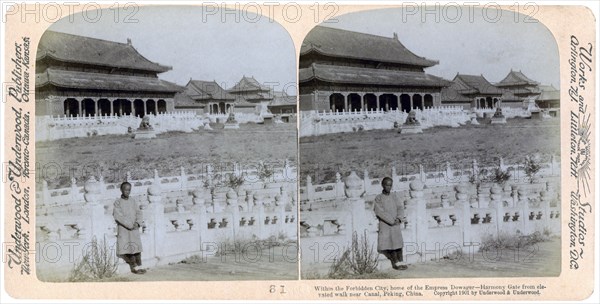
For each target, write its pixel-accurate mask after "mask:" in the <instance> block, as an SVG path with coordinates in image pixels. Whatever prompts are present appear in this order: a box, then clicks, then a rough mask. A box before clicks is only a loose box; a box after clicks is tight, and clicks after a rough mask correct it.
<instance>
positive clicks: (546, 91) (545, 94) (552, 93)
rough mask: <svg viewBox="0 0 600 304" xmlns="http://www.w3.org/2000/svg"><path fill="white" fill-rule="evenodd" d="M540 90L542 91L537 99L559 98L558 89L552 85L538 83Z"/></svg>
mask: <svg viewBox="0 0 600 304" xmlns="http://www.w3.org/2000/svg"><path fill="white" fill-rule="evenodd" d="M539 89H540V91H541V92H542V93H541V94H540V96H539V97H538V98H537V100H540V101H543V100H560V90H557V89H556V88H555V87H554V86H552V85H549V86H548V85H540V86H539Z"/></svg>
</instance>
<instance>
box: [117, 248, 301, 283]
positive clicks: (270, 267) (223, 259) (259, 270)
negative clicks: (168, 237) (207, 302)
mask: <svg viewBox="0 0 600 304" xmlns="http://www.w3.org/2000/svg"><path fill="white" fill-rule="evenodd" d="M293 248H296V247H294V246H292V248H289V249H288V251H289V250H292V249H293ZM284 249H285V248H284V247H281V246H279V247H273V248H271V249H264V250H263V251H262V252H261V253H260V254H258V253H257V252H248V253H247V254H241V253H239V254H238V256H237V258H236V256H235V255H234V253H228V254H227V255H225V256H220V257H214V256H211V257H207V259H206V261H205V262H201V261H197V262H195V263H172V264H169V265H165V266H159V267H155V268H150V269H148V270H147V272H146V273H145V274H143V275H138V274H133V273H124V274H120V276H121V277H123V278H124V279H126V280H129V281H244V280H297V279H298V263H297V257H296V256H293V257H289V258H287V259H285V258H284V256H283V254H282V252H283V250H284Z"/></svg>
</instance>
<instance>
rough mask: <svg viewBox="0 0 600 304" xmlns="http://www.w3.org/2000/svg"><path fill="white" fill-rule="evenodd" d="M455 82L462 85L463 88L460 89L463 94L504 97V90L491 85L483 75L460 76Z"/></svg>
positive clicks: (457, 76) (455, 78)
mask: <svg viewBox="0 0 600 304" xmlns="http://www.w3.org/2000/svg"><path fill="white" fill-rule="evenodd" d="M453 81H454V82H459V84H460V85H461V88H459V89H458V92H460V93H461V94H483V95H502V90H500V89H499V88H497V87H496V86H494V85H493V84H491V83H490V82H489V81H487V79H485V77H483V76H482V75H464V74H458V75H456V77H454V80H453Z"/></svg>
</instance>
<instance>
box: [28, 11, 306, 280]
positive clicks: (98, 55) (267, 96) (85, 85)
mask: <svg viewBox="0 0 600 304" xmlns="http://www.w3.org/2000/svg"><path fill="white" fill-rule="evenodd" d="M92 13H96V15H94V16H91V15H90V14H92ZM116 13H117V12H116V11H115V10H111V9H103V10H98V11H92V12H90V11H86V12H84V13H83V14H75V15H71V16H68V17H66V18H64V19H61V20H60V21H58V22H56V23H55V24H53V25H52V26H51V27H50V28H48V29H47V30H46V32H44V34H43V35H42V37H41V39H40V41H39V44H38V45H37V52H36V55H35V56H36V57H35V71H36V77H35V97H36V100H35V101H36V106H35V112H36V113H35V163H36V169H35V170H36V174H35V175H36V211H35V226H36V248H35V250H36V253H37V254H36V258H37V260H36V274H37V277H38V279H39V280H41V281H48V282H86V281H108V282H110V281H175V280H181V281H220V280H226V281H232V280H297V279H298V251H299V250H298V244H297V241H298V238H297V227H298V224H297V222H298V221H297V219H298V213H297V209H298V208H297V201H296V200H297V199H296V198H297V184H296V183H297V153H298V150H297V129H296V121H297V114H296V99H297V98H296V95H297V92H296V90H297V85H296V77H297V76H296V75H297V73H296V59H295V49H294V44H293V41H292V39H291V38H290V36H289V34H288V33H287V31H286V30H285V29H284V28H283V27H282V26H281V25H279V24H278V23H276V22H274V21H272V20H269V19H268V18H266V17H265V16H260V15H254V14H253V13H250V12H246V11H233V10H229V9H228V10H227V11H226V12H221V11H219V10H214V9H212V10H210V11H208V10H206V9H205V8H203V7H201V6H146V7H144V6H142V7H129V11H127V6H125V8H122V9H121V11H119V12H118V13H119V14H120V15H115V14H116ZM116 16H118V18H117V17H116ZM92 21H93V22H92ZM117 21H119V22H117ZM33 49H35V47H34V46H32V50H33Z"/></svg>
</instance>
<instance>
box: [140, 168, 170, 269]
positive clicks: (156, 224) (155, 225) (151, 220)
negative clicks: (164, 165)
mask: <svg viewBox="0 0 600 304" xmlns="http://www.w3.org/2000/svg"><path fill="white" fill-rule="evenodd" d="M148 202H149V204H148V207H147V208H146V209H145V210H144V219H145V220H146V221H148V222H146V223H145V224H146V227H147V230H149V233H151V234H152V240H153V245H154V256H155V257H156V258H158V259H160V258H161V257H163V256H164V253H165V250H164V241H165V236H166V233H167V231H166V226H165V224H166V220H165V206H164V204H163V202H162V187H161V185H160V179H159V178H158V176H156V177H155V179H154V182H153V183H152V185H150V186H149V187H148ZM147 233H148V232H147Z"/></svg>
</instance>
